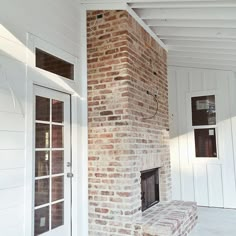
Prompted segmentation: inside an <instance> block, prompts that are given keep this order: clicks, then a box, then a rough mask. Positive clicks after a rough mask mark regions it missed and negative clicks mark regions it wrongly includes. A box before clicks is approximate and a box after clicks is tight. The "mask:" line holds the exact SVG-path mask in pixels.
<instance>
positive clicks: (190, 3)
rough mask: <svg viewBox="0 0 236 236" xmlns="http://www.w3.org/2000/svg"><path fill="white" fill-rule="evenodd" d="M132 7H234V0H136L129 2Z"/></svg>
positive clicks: (235, 4)
mask: <svg viewBox="0 0 236 236" xmlns="http://www.w3.org/2000/svg"><path fill="white" fill-rule="evenodd" d="M129 5H130V7H132V8H133V9H143V8H146V9H151V8H175V9H177V8H193V7H194V8H195V7H196V8H206V7H217V8H218V7H236V2H235V1H234V0H225V1H179V2H178V4H177V3H176V2H149V1H148V2H147V1H143V2H138V3H137V2H136V3H129Z"/></svg>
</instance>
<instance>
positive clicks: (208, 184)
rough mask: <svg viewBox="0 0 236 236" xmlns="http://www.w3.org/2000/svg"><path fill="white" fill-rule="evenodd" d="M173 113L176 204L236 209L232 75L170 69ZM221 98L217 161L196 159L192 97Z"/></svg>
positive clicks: (235, 111) (235, 83)
mask: <svg viewBox="0 0 236 236" xmlns="http://www.w3.org/2000/svg"><path fill="white" fill-rule="evenodd" d="M168 80H169V110H170V148H171V161H172V162H171V166H172V184H173V199H179V200H191V201H196V202H197V203H198V205H200V206H212V207H226V208H236V194H235V187H236V177H235V169H236V164H235V155H236V118H235V116H236V105H235V100H236V94H235V92H234V91H235V89H236V78H235V76H234V74H233V73H232V72H227V71H218V70H207V69H193V68H180V67H170V68H169V71H168ZM210 94H214V95H215V97H216V117H217V124H216V133H217V152H218V157H217V158H196V157H195V144H194V127H193V126H192V121H191V97H192V96H204V95H210Z"/></svg>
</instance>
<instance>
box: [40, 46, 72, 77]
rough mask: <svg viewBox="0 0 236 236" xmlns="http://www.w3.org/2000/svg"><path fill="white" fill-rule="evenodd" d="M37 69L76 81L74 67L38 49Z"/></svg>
mask: <svg viewBox="0 0 236 236" xmlns="http://www.w3.org/2000/svg"><path fill="white" fill-rule="evenodd" d="M36 67H38V68H40V69H43V70H46V71H49V72H51V73H54V74H56V75H60V76H62V77H65V78H67V79H70V80H74V65H73V64H71V63H69V62H67V61H64V60H62V59H60V58H58V57H55V56H53V55H51V54H49V53H47V52H44V51H42V50H40V49H38V48H36Z"/></svg>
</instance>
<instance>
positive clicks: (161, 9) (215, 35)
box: [80, 0, 236, 71]
mask: <svg viewBox="0 0 236 236" xmlns="http://www.w3.org/2000/svg"><path fill="white" fill-rule="evenodd" d="M80 1H81V3H82V4H86V5H88V6H90V5H91V3H95V5H94V6H93V8H91V9H96V7H99V9H103V8H107V9H110V7H111V6H112V4H113V7H114V8H115V9H116V8H117V7H118V8H119V6H120V5H121V4H125V5H127V4H128V5H129V7H128V8H129V9H130V8H131V10H133V11H134V12H135V13H136V14H137V15H138V18H140V19H139V20H141V21H143V22H144V24H146V25H147V26H148V27H149V28H150V29H151V31H152V32H151V31H149V32H151V33H153V32H154V34H156V36H157V37H158V38H159V39H160V40H161V41H162V42H163V43H164V44H165V45H166V46H167V48H168V64H169V65H175V66H188V67H201V68H216V69H224V70H233V71H236V0H80ZM114 4H115V5H114ZM91 6H92V5H91ZM91 6H90V7H91ZM114 8H112V9H114ZM143 22H142V24H143Z"/></svg>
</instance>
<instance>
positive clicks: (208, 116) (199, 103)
mask: <svg viewBox="0 0 236 236" xmlns="http://www.w3.org/2000/svg"><path fill="white" fill-rule="evenodd" d="M215 124H216V113H215V96H214V95H210V96H201V97H192V125H193V126H197V125H215Z"/></svg>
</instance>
